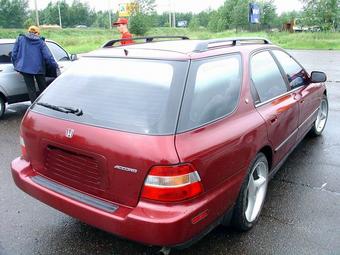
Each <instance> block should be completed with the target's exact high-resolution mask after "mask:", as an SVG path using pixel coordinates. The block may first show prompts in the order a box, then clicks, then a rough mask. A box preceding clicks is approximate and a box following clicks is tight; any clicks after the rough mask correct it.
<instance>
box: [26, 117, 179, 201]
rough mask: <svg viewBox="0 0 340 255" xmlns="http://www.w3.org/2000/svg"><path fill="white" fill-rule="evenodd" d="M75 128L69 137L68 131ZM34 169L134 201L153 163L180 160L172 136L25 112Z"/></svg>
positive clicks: (81, 188)
mask: <svg viewBox="0 0 340 255" xmlns="http://www.w3.org/2000/svg"><path fill="white" fill-rule="evenodd" d="M69 130H74V134H73V137H72V138H68V137H67V132H70V131H69ZM21 132H22V137H23V139H24V141H25V145H26V148H27V153H28V157H29V160H30V162H31V165H32V167H33V168H34V170H35V171H36V172H37V173H38V174H40V175H43V176H45V177H47V178H49V179H51V180H53V181H56V182H58V183H61V184H63V185H65V186H68V187H71V188H74V189H76V190H79V191H82V192H84V193H87V194H90V195H93V196H96V197H98V198H101V199H105V200H108V201H112V202H115V203H120V204H124V205H127V206H135V205H136V204H137V202H138V199H139V195H140V192H141V188H142V186H143V183H144V180H145V178H146V175H147V174H148V171H149V170H150V168H151V167H152V166H153V165H157V164H159V163H160V162H162V163H164V164H176V163H178V157H177V154H176V151H175V148H174V137H173V136H144V135H138V134H131V133H126V132H119V131H113V130H108V129H103V128H98V127H92V126H86V125H83V124H78V123H71V122H69V121H65V120H60V119H55V118H52V117H47V116H44V115H41V114H38V113H34V112H29V113H28V115H27V116H26V118H25V120H24V122H23V124H22V129H21Z"/></svg>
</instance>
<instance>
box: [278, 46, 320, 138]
mask: <svg viewBox="0 0 340 255" xmlns="http://www.w3.org/2000/svg"><path fill="white" fill-rule="evenodd" d="M272 52H273V54H274V56H275V57H276V58H277V60H278V61H279V62H280V65H281V66H282V69H283V71H284V74H285V75H286V77H287V79H288V82H289V86H290V89H291V90H292V91H293V92H294V96H295V98H296V100H297V101H298V102H299V131H298V138H303V137H304V135H305V134H306V133H307V132H308V131H309V130H310V127H311V125H312V124H313V122H314V120H315V117H316V114H317V110H318V107H319V105H320V99H321V98H320V93H319V91H320V90H319V88H320V86H321V85H320V84H312V85H309V76H308V73H307V72H306V71H305V69H304V68H303V67H302V66H301V65H300V64H299V63H298V62H297V61H296V60H295V59H293V58H292V57H291V56H290V55H288V54H287V53H286V52H284V51H281V50H273V51H272Z"/></svg>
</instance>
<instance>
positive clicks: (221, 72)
mask: <svg viewBox="0 0 340 255" xmlns="http://www.w3.org/2000/svg"><path fill="white" fill-rule="evenodd" d="M241 77H242V69H241V57H240V56H239V55H229V56H223V57H217V58H211V59H205V60H200V61H195V62H192V65H191V68H190V72H189V78H188V84H187V88H186V92H185V95H184V100H183V107H182V110H181V115H180V122H179V131H180V132H183V131H187V130H191V129H194V128H197V127H200V126H203V125H205V124H207V123H210V122H212V121H215V120H217V119H220V118H222V117H224V116H226V115H228V114H230V113H231V112H233V111H234V109H235V108H236V105H237V103H238V100H239V94H240V88H241Z"/></svg>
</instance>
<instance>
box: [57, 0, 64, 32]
mask: <svg viewBox="0 0 340 255" xmlns="http://www.w3.org/2000/svg"><path fill="white" fill-rule="evenodd" d="M58 13H59V26H60V28H63V25H62V24H61V13H60V2H59V1H58Z"/></svg>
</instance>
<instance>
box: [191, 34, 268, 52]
mask: <svg viewBox="0 0 340 255" xmlns="http://www.w3.org/2000/svg"><path fill="white" fill-rule="evenodd" d="M242 42H244V43H245V44H250V43H259V42H261V43H263V44H271V42H270V41H269V40H268V39H266V38H261V37H239V38H222V39H211V40H205V41H202V42H200V43H198V44H197V45H196V47H195V50H194V51H196V52H200V51H206V50H208V49H209V48H213V47H214V46H213V44H217V46H215V47H218V46H225V45H232V46H236V45H241V44H242ZM223 43H226V44H225V45H224V44H223Z"/></svg>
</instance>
